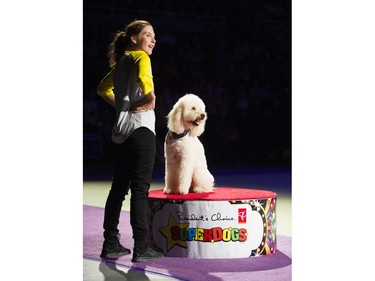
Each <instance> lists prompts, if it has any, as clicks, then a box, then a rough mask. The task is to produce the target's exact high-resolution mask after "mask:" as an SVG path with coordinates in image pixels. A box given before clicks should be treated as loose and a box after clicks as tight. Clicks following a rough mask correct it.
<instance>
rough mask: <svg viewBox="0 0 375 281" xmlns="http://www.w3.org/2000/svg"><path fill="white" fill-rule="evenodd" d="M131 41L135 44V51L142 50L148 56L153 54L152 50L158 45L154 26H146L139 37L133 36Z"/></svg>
mask: <svg viewBox="0 0 375 281" xmlns="http://www.w3.org/2000/svg"><path fill="white" fill-rule="evenodd" d="M131 39H132V42H133V43H134V49H137V50H142V51H144V52H146V53H147V54H148V55H151V54H152V50H153V49H154V47H155V44H156V39H155V33H154V29H153V28H152V26H150V25H146V26H145V27H144V28H143V29H142V31H141V32H140V33H139V34H138V35H136V36H132V37H131Z"/></svg>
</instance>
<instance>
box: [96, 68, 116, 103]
mask: <svg viewBox="0 0 375 281" xmlns="http://www.w3.org/2000/svg"><path fill="white" fill-rule="evenodd" d="M112 72H113V69H112V70H111V71H110V72H109V73H108V74H107V75H106V76H104V78H103V80H102V81H100V83H99V85H98V87H97V88H96V92H97V94H98V95H99V96H101V97H105V96H109V95H111V94H113V74H112Z"/></svg>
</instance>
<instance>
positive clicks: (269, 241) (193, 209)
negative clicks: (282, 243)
mask: <svg viewBox="0 0 375 281" xmlns="http://www.w3.org/2000/svg"><path fill="white" fill-rule="evenodd" d="M275 207H276V197H275V198H266V199H258V200H241V201H208V200H192V201H182V200H164V199H156V198H150V232H151V236H152V237H151V240H152V242H153V244H154V246H156V247H158V248H159V249H161V250H162V251H163V253H164V254H165V255H166V256H170V257H188V258H244V257H251V256H259V255H268V254H272V253H274V252H275V251H276V212H275V211H276V210H275Z"/></svg>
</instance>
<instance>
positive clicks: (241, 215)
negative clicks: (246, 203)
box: [238, 208, 246, 223]
mask: <svg viewBox="0 0 375 281" xmlns="http://www.w3.org/2000/svg"><path fill="white" fill-rule="evenodd" d="M238 223H246V208H239V209H238Z"/></svg>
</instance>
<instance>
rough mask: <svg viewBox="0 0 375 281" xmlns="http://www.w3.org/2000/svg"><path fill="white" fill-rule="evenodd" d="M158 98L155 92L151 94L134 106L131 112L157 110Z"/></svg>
mask: <svg viewBox="0 0 375 281" xmlns="http://www.w3.org/2000/svg"><path fill="white" fill-rule="evenodd" d="M155 102H156V96H155V93H154V91H153V90H152V91H151V92H149V93H148V94H147V95H146V96H145V97H144V98H143V99H141V100H140V101H139V102H136V103H134V104H132V106H131V107H130V110H131V111H133V112H135V113H137V112H142V111H147V110H150V109H154V108H155Z"/></svg>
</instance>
